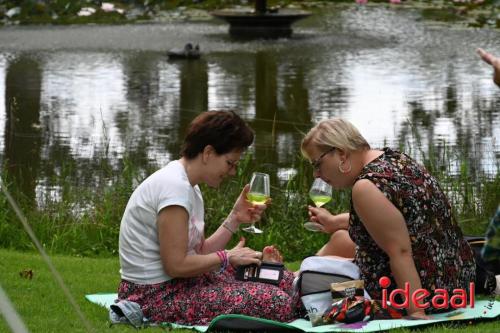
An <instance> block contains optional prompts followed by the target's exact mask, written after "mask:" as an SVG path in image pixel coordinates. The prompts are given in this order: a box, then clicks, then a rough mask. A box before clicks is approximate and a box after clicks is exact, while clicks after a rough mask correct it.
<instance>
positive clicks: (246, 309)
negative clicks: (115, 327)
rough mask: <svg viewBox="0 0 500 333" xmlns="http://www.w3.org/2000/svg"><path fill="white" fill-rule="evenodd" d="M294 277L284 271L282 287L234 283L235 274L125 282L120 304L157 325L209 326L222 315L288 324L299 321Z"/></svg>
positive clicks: (119, 292)
mask: <svg viewBox="0 0 500 333" xmlns="http://www.w3.org/2000/svg"><path fill="white" fill-rule="evenodd" d="M293 279H294V276H293V273H291V272H288V271H285V272H284V275H283V279H282V280H281V282H280V285H279V286H274V285H271V284H266V283H259V282H243V281H238V280H236V279H235V271H234V269H233V268H232V267H229V268H228V269H227V270H226V271H224V272H222V273H219V272H209V273H205V274H203V275H201V276H199V277H194V278H176V279H173V280H170V281H166V282H162V283H158V284H153V285H139V284H135V283H132V282H129V281H125V280H122V281H121V283H120V286H119V290H118V299H119V300H123V299H126V300H129V301H133V302H136V303H139V304H140V305H141V308H142V311H143V313H144V316H145V317H146V318H148V319H149V320H152V321H154V322H171V323H173V322H175V323H178V324H184V325H208V324H209V323H210V321H211V320H212V319H213V318H215V317H216V316H218V315H221V314H244V315H248V316H254V317H259V318H265V319H271V320H276V321H282V322H288V321H291V320H293V319H296V318H298V312H297V311H298V310H297V309H298V308H299V307H298V304H299V301H300V299H299V296H298V295H294V294H293V287H292V284H293Z"/></svg>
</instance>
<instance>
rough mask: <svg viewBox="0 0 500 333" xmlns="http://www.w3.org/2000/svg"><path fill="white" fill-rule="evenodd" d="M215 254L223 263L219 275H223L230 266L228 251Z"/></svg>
mask: <svg viewBox="0 0 500 333" xmlns="http://www.w3.org/2000/svg"><path fill="white" fill-rule="evenodd" d="M215 253H216V254H217V256H218V257H219V259H220V262H221V264H220V270H219V273H222V272H224V271H225V270H226V268H227V266H228V265H229V260H228V257H227V253H226V250H219V251H217V252H215Z"/></svg>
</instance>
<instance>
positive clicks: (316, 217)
mask: <svg viewBox="0 0 500 333" xmlns="http://www.w3.org/2000/svg"><path fill="white" fill-rule="evenodd" d="M307 208H308V209H309V220H310V221H311V222H316V223H319V224H321V225H322V226H323V230H322V231H323V232H325V233H329V234H331V233H333V232H334V231H335V230H336V229H337V228H335V225H334V223H333V219H332V218H333V216H334V215H333V214H332V213H330V212H329V211H328V210H326V209H325V208H318V207H313V206H308V207H307Z"/></svg>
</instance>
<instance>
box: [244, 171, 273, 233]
mask: <svg viewBox="0 0 500 333" xmlns="http://www.w3.org/2000/svg"><path fill="white" fill-rule="evenodd" d="M269 196H270V191H269V175H268V174H267V173H261V172H254V173H253V174H252V179H251V180H250V191H248V193H247V199H248V201H250V202H251V203H252V204H254V205H263V204H265V203H266V201H267V199H269ZM243 230H244V231H246V232H250V233H253V234H261V233H262V230H260V229H258V228H257V227H255V222H254V223H252V224H251V225H250V226H248V227H246V228H243Z"/></svg>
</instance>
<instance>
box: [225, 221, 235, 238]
mask: <svg viewBox="0 0 500 333" xmlns="http://www.w3.org/2000/svg"><path fill="white" fill-rule="evenodd" d="M222 226H223V227H224V228H226V229H227V231H229V232H230V233H232V234H233V235H234V234H235V233H236V231H235V230H233V229H231V228H229V226H228V225H227V223H226V222H224V223H222Z"/></svg>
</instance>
